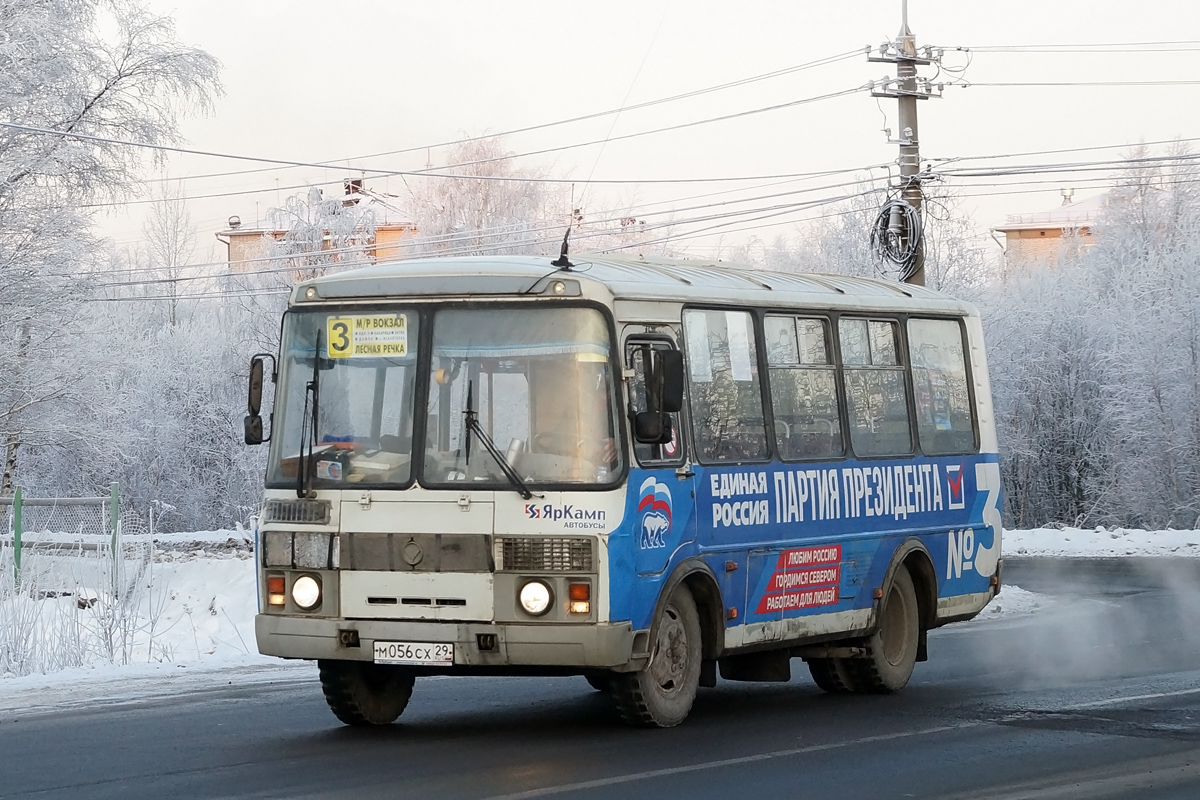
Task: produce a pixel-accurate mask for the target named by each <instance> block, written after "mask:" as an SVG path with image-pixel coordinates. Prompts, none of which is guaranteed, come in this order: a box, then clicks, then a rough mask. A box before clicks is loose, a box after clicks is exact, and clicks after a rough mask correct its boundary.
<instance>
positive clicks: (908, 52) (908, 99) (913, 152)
mask: <svg viewBox="0 0 1200 800" xmlns="http://www.w3.org/2000/svg"><path fill="white" fill-rule="evenodd" d="M903 13H904V21H903V24H902V25H901V27H900V34H899V36H897V37H896V50H897V51H898V52H899V54H900V56H901V58H900V60H898V61H897V62H896V81H897V82H898V83H899V84H900V91H901V94H900V96H899V98H898V105H899V107H900V116H899V119H900V141H901V142H902V144H901V145H900V164H899V166H900V184H901V186H902V187H903V188H902V189H901V192H902V194H901V196H902V197H903V198H904V200H905V201H906V202H907V203H908V204H909V205H910V206H912V207H913V208H914V209H916V210H917V211H918V212H919V211H920V210H921V201H922V200H923V199H924V198H923V195H922V193H921V180H920V178H918V177H917V176H918V174H919V173H920V172H921V148H920V141H921V137H920V136H919V135H918V133H917V65H916V62H914V61H910V60H909V59H912V58H916V56H917V37H915V36H913V34H912V31H911V30H909V28H908V0H904V12H903ZM905 282H906V283H915V284H916V285H918V286H924V285H925V247H924V246H921V247H919V248H917V258H916V263H915V264H914V265H913V270H912V273H911V274H910V275H909V276H908V278H907V279H906V281H905Z"/></svg>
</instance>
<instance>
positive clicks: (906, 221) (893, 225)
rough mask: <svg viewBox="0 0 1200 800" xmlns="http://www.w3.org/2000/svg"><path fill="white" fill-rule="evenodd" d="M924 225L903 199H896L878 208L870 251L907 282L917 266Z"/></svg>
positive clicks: (917, 213)
mask: <svg viewBox="0 0 1200 800" xmlns="http://www.w3.org/2000/svg"><path fill="white" fill-rule="evenodd" d="M924 233H925V231H924V225H923V223H922V221H921V213H920V212H919V211H917V209H915V208H913V207H912V206H911V205H909V203H908V202H907V201H906V200H904V199H903V198H898V197H893V198H891V199H890V200H888V201H887V202H886V203H884V204H883V207H882V208H880V209H879V215H878V216H876V217H875V223H874V224H873V225H872V226H871V248H872V249H873V250H874V251H875V253H876V255H878V256H879V258H880V260H882V261H886V262H888V263H889V264H892V265H894V266H895V268H896V271H897V272H898V273H899V277H900V280H901V281H903V280H907V279H908V278H909V277H910V276H911V275H912V274H913V272H914V270H915V269H916V266H917V254H918V253H919V252H920V250H921V244H922V237H923V236H924Z"/></svg>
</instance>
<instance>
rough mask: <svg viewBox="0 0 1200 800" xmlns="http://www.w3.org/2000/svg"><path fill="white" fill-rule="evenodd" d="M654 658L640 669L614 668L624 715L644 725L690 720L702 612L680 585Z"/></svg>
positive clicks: (662, 620)
mask: <svg viewBox="0 0 1200 800" xmlns="http://www.w3.org/2000/svg"><path fill="white" fill-rule="evenodd" d="M656 628H657V633H656V638H655V642H654V650H653V652H652V653H651V654H650V661H649V663H647V664H646V666H645V667H643V668H642V669H640V670H638V671H637V672H614V673H613V674H612V678H611V679H610V687H611V688H610V691H611V692H612V696H613V700H614V701H615V702H616V705H617V710H618V711H619V712H620V713H621V717H622V718H623V719H624V720H625V721H626V722H628V723H629V724H631V725H636V726H638V727H642V728H670V727H674V726H675V725H678V724H679V723H681V722H683V721H684V720H685V719H687V715H688V712H689V711H691V710H692V703H693V702H694V701H695V699H696V691H697V689H698V687H699V686H700V660H701V658H702V657H703V652H702V649H701V640H700V637H701V633H700V614H699V612H698V611H697V610H696V601H695V600H693V599H692V593H691V592H690V591H689V590H688V588H687V587H686V586H684V585H683V584H680V585H679V586H677V587H676V588H675V590H674V591H673V592H671V596H670V597H669V598H667V602H666V604H664V605H663V609H662V613H661V615H660V617H659V619H658V624H657V626H656Z"/></svg>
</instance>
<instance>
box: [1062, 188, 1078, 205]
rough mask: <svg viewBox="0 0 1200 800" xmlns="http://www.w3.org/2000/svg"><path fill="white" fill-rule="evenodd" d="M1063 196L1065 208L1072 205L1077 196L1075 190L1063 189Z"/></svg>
mask: <svg viewBox="0 0 1200 800" xmlns="http://www.w3.org/2000/svg"><path fill="white" fill-rule="evenodd" d="M1061 194H1062V199H1063V205H1064V206H1069V205H1071V198H1072V197H1074V196H1075V190H1074V189H1063V190H1061Z"/></svg>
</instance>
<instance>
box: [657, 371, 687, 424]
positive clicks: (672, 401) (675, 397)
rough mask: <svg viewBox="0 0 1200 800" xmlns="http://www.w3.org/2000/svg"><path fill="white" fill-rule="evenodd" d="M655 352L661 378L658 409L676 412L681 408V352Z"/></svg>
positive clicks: (669, 412)
mask: <svg viewBox="0 0 1200 800" xmlns="http://www.w3.org/2000/svg"><path fill="white" fill-rule="evenodd" d="M656 354H657V355H658V368H659V375H660V376H661V380H662V407H661V408H660V409H659V410H660V411H664V412H666V413H667V414H676V413H678V412H680V411H682V410H683V353H681V352H680V351H678V350H658V351H656ZM668 432H669V431H668ZM668 441H669V440H668Z"/></svg>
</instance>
